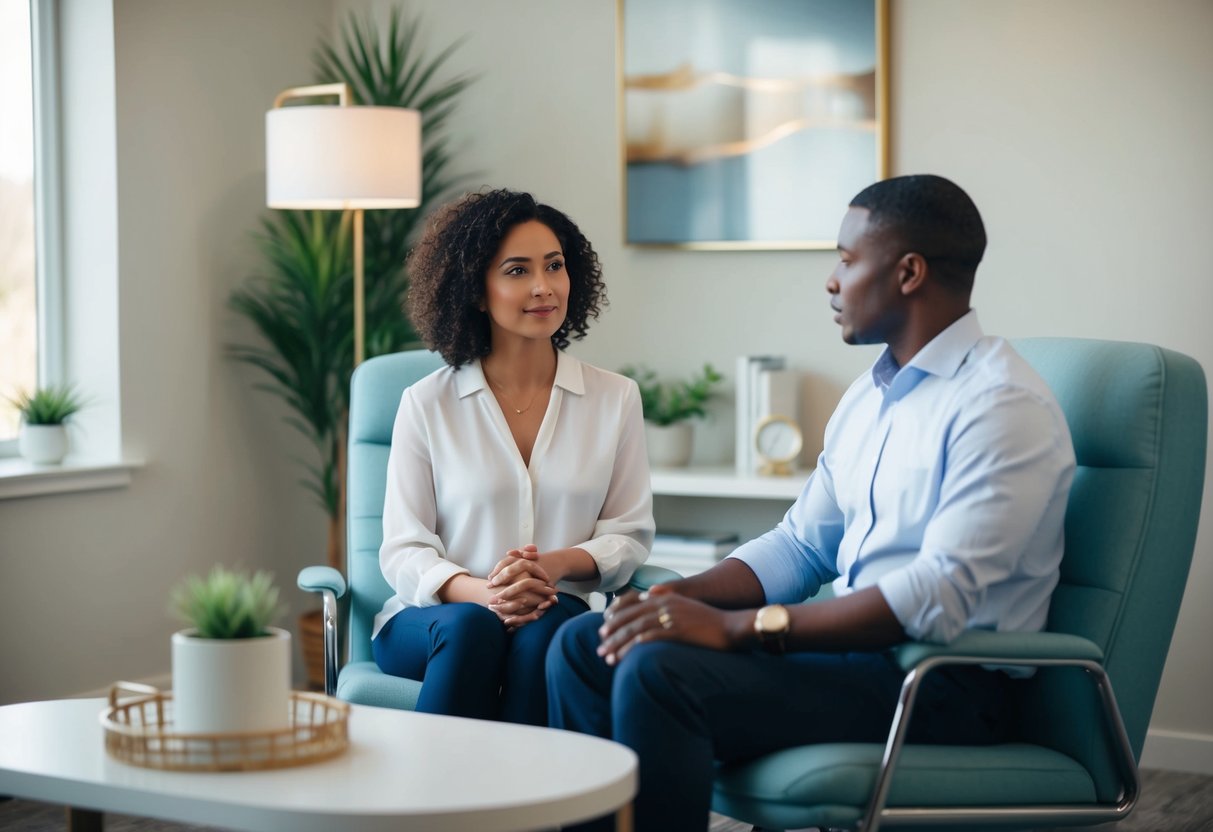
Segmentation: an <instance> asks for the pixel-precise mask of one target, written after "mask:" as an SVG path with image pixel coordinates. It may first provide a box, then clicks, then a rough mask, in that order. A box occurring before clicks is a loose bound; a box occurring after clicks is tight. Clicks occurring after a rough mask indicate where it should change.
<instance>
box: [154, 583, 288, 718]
mask: <svg viewBox="0 0 1213 832" xmlns="http://www.w3.org/2000/svg"><path fill="white" fill-rule="evenodd" d="M171 598H172V600H171V605H172V609H173V611H174V612H175V613H176V615H177V616H178V617H179V618H181V619H182V620H183V621H185V622H186V623H187V624H189V625H190V626H189V628H188V629H185V630H179V631H178V632H176V633H174V634H173V700H174V706H173V707H174V714H175V716H174V722H175V724H176V729H177V731H179V732H181V733H184V734H221V733H231V732H254V731H274V730H280V729H283V728H287V727H289V724H290V692H291V634H290V633H288V632H287V631H286V630H283V629H280V628H278V627H273V626H271V624H272V623H273V621H274V619H275V618H277V617H278V616H280V615H281V614H282V612H283V606H282V604H280V603H279V600H278V590H277V588H276V587H275V586H274V582H273V577H272V576H271V575H270V574H269V573H268V572H257V573H255V574H252V575H250V574H248V573H247V572H244V571H236V570H229V569H226V568H224V567H223V566H216V567H215V568H214V569H213V570H211V573H210V574H209V575H207V576H206V577H205V578H201V577H198V576H196V575H191V576H189V577H187V578H186V579H185V580H184V581H183V582H182V583H181V584H179V585H178V586H177V587H176V588H174V590H173V593H172V596H171Z"/></svg>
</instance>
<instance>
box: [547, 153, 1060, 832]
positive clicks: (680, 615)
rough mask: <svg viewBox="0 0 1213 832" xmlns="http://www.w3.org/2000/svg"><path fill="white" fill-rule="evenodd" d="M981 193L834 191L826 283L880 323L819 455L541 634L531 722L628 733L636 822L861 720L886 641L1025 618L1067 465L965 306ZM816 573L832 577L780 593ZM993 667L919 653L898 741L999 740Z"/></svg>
mask: <svg viewBox="0 0 1213 832" xmlns="http://www.w3.org/2000/svg"><path fill="white" fill-rule="evenodd" d="M985 245H986V235H985V229H984V226H983V224H982V221H981V215H980V214H979V213H978V211H977V208H976V206H975V205H974V204H973V202H972V200H970V199H969V197H968V195H967V194H965V192H964V191H962V190H961V189H960V188H959V187H957V186H956V185H955V184H953V183H952V182H950V181H948V180H946V179H943V178H942V177H938V176H904V177H897V178H895V179H889V180H886V181H883V182H878V183H877V184H875V185H872V186H871V187H869V188H867V189H865V190H864V191H862V192H861V193H860V194H859V195H858V196H856V197H855V199H854V200H852V202H851V206H850V208H849V209H848V211H847V213H846V216H845V217H844V219H843V222H842V228H841V230H840V232H839V239H838V254H839V263H838V265H837V266H836V267H835V269H834V272H833V274H831V275H830V278H829V280H828V281H827V282H826V290H827V291H828V292H829V295H830V306H831V308H832V309H833V311H834V313H835V314H834V320H835V322H836V323H838V324H839V325H840V326H841V327H842V337H843V340H844V341H846V342H847V343H849V344H875V343H883V344H886V345H887V346H886V349H885V350H884V352H883V353H882V354H881V356H880V358H879V359H878V360H877V361H876V363H875V364H874V365H873V366H872V368H871V370H870V372H868V373H865V374H864V375H863V376H861V377H860V378H859V379H858V380H857V381H856V382H855V383H854V384H852V385H851V387H850V389H849V390H848V391H847V392H846V394H845V395H844V396H843V398H842V401H841V402H840V404H839V405H838V409H837V410H836V411H835V412H834V415H833V417H832V418H831V419H830V422H829V425H828V426H827V427H826V431H825V443H824V450H823V451H822V454H821V456H820V457H819V459H818V462H817V469H816V470H815V471H814V473H813V476H812V477H811V478H810V479H809V481H808V483H807V484H806V485H805V489H804V491H803V492H802V493H801V495H800V497H799V499H797V501H796V503H795V504H794V505H793V506H792V508H791V509H790V510H789V511H788V513H787V515H786V516H785V517H784V519H783V521H782V522H781V523H780V524H779V525H778V526H777V527H776V528H775V529H773V530H772V531H770V532H767V533H766V534H765V535H763V536H762V537H760V538H758V539H756V540H753V541H750V542H749V543H747V544H745V545H744V546H742V547H740V548H739V549H738V550H737V551H736V552H734V553H733V554H732V555H731V556H730V557H729V558H727V559H725V560H724V561H723V562H722V563H720V564H718V565H717V566H715V567H714V568H712V569H711V570H709V571H707V572H705V573H702V574H700V575H696V576H694V577H691V578H687V579H685V580H680V581H675V582H673V583H669V584H665V585H662V586H658V587H654V588H653V589H652V590H650V591H649V592H647V593H641V594H639V595H637V594H628V595H625V596H621V597H620V598H619V599H617V600H616V602H615V603H614V604H613V605H612V606H611V608H610V609H608V610H607V612H606V614H605V618H603V619H599V618H598V617H597V616H590V615H583V616H579V617H578V618H576V619H573V620H572V621H570V622H568V623H567V624H566V625H565V626H564V627H563V629H562V630H561V631H560V632H559V633H558V634H557V637H556V640H555V641H554V642H553V645H552V648H551V650H550V651H549V654H548V662H547V676H548V692H549V702H550V705H549V715H550V721H551V724H552V725H553V726H555V727H558V728H567V729H572V730H577V731H582V732H585V733H590V734H596V735H598V736H602V737H609V738H613V739H615V740H617V741H619V742H622V743H624V744H625V745H627V746H629V747H631V748H632V749H634V750H635V751H636V752H637V755H638V756H639V758H640V791H639V795H638V797H637V801H636V825H637V828H638V829H639V830H663V832H669V830H680V829H688V830H691V829H693V830H703V829H705V828H706V826H707V823H708V813H709V801H710V795H711V783H712V775H713V769H714V764H713V761H714V760H722V761H734V760H743V759H747V758H751V757H754V756H757V755H760V754H765V753H768V752H772V751H776V750H778V749H781V748H787V747H791V746H798V745H806V744H810V743H819V742H882V741H883V740H884V739H885V737H886V735H887V733H888V729H889V725H890V723H891V721H892V716H893V711H894V708H895V705H896V700H897V693H898V690H899V688H900V685H901V681H902V673H901V672H900V671H899V669H898V668H897V665H896V664H895V662H894V661H893V659H892V657H891V654H890V653H889V652H888V649H889V648H890V647H891V646H893V645H896V644H898V643H901V642H904V641H906V640H907V639H910V640H921V641H932V642H943V643H946V642H948V641H950V640H952V639H953V638H955V637H956V636H957V635H958V634H959V633H961V632H962V631H963V630H965V629H969V628H980V629H992V630H1017V631H1031V630H1039V629H1040V628H1041V627H1042V626H1043V625H1044V623H1045V617H1046V614H1047V612H1048V605H1049V597H1050V595H1051V593H1052V591H1053V588H1054V587H1055V586H1056V583H1057V579H1058V565H1059V563H1060V561H1061V555H1062V519H1063V517H1064V514H1065V508H1066V499H1067V497H1068V495H1069V490H1070V482H1071V480H1072V478H1073V473H1074V451H1073V447H1072V444H1071V441H1070V434H1069V431H1068V429H1067V428H1066V422H1065V418H1064V416H1063V415H1062V413H1061V410H1060V409H1059V408H1058V406H1057V403H1056V401H1055V400H1054V398H1053V396H1052V394H1051V393H1050V392H1049V390H1048V388H1047V387H1046V385H1045V384H1044V382H1043V381H1042V380H1041V379H1040V378H1039V377H1038V376H1037V375H1036V373H1035V372H1033V371H1032V370H1031V368H1029V367H1028V365H1027V364H1026V363H1025V362H1024V361H1023V360H1022V359H1021V358H1020V357H1019V355H1018V354H1016V352H1015V351H1014V350H1013V349H1012V348H1011V347H1010V345H1008V344H1007V343H1006V342H1005V341H1003V340H1002V339H999V338H992V337H988V336H985V335H983V333H982V331H981V328H980V326H979V325H978V323H977V317H976V313H975V312H974V311H973V310H972V309H970V307H969V297H970V293H971V291H972V286H973V278H974V274H975V272H976V269H977V265H978V263H979V262H980V261H981V258H982V255H983V253H984V251H985ZM828 581H833V584H834V591H835V594H836V596H837V597H835V598H833V599H830V600H823V601H818V602H815V603H811V604H804V605H798V606H784V605H785V604H796V603H797V602H799V601H803V600H805V599H806V598H808V597H809V596H811V595H813V594H814V593H815V592H816V591H817V590H818V589H819V588H820V587H821V586H822V585H823V584H825V583H826V582H828ZM1014 684H1015V682H1014V680H1013V679H1012V678H1011V677H1010V676H1008V675H1007V673H1005V672H1004V671H1002V670H999V669H996V668H992V669H987V668H981V667H957V668H952V669H945V670H940V671H937V672H934V673H932V674H930V675H929V676H928V677H927V678H926V680H925V682H924V686H923V688H922V689H921V692H920V699H919V705H918V707H917V708H916V710H915V717H914V720H913V722H912V723H911V729H910V740H911V741H916V742H942V743H973V742H978V743H981V742H986V743H988V742H996V741H998V740H999V739H1000V738H1001V735H1002V731H1003V728H1004V713H1003V712H1004V700H1005V698H1006V696H1007V693H1008V689H1009V688H1011V687H1012V686H1013V685H1014Z"/></svg>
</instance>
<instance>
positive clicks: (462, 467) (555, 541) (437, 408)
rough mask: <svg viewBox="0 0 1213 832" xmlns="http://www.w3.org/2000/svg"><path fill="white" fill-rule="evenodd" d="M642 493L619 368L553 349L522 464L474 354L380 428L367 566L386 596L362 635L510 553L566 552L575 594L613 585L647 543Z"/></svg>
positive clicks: (630, 410) (637, 442) (638, 426)
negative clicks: (385, 436)
mask: <svg viewBox="0 0 1213 832" xmlns="http://www.w3.org/2000/svg"><path fill="white" fill-rule="evenodd" d="M654 528H655V527H654V522H653V498H652V492H651V488H650V483H649V465H648V458H647V455H646V451H645V443H644V419H643V415H642V412H641V407H640V391H639V389H638V388H637V387H636V383H635V382H634V381H632V380H631V379H628V378H625V377H624V376H621V375H617V374H616V373H611V372H607V371H606V370H601V369H599V368H597V367H594V366H591V365H589V364H583V363H582V362H580V361H578V360H577V359H576V358H573V357H572V356H569V355H566V354H564V353H562V352H561V353H557V361H556V380H555V384H554V385H553V386H552V395H551V397H550V399H549V401H548V408H547V412H546V413H545V414H544V416H543V422H542V424H541V425H540V426H539V434H538V435H537V436H536V438H535V447H534V449H533V450H532V451H531V464H530V466H527V465H524V464H523V461H522V455H521V454H520V453H519V451H518V446H517V445H516V444H515V442H514V437H513V435H512V434H511V433H510V428H509V425H508V424H506V421H505V416H504V414H503V413H502V412H501V407H500V406H499V405H498V403H497V399H496V397H494V396H493V393H492V391H491V390H489V387H488V385H487V384H486V383H485V379H484V372H483V370H482V369H481V367H480V362H479V361H473V362H472V363H471V364H465V365H464V366H463V367H462V368H460V369H459V370H458V371H455V370H453V369H452V368H451V367H443V368H442V369H440V370H438V371H436V372H434V373H431V374H430V375H428V376H426V377H425V378H423V379H422V380H421V381H418V382H417V383H416V384H414V385H412V386H411V387H409V388H408V389H406V390H405V391H404V395H403V396H402V397H401V400H400V409H399V410H398V411H397V413H396V423H395V426H394V427H393V429H392V449H391V453H390V455H389V456H388V466H387V494H386V497H385V500H384V507H383V545H382V546H381V547H380V549H379V567H380V569H381V570H382V571H383V576H384V578H385V579H386V580H387V582H388V584H389V585H390V586H391V587H392V589H393V591H394V592H395V595H393V596H392V597H391V598H389V599H388V601H387V603H386V604H384V606H383V609H382V610H380V612H379V614H378V615H376V616H375V627H374V631H373V633H372V637H374V636H375V635H378V633H379V630H380V628H381V627H382V626H383V625H384V624H385V623H386V622H387V621H388V620H389V619H390V618H391V617H392V616H394V615H395V614H396V613H398V612H399V611H400V610H402V609H404V608H405V607H426V606H432V605H434V604H439V603H441V602H440V601H439V599H438V597H437V596H436V594H435V593H436V592H437V590H438V589H439V588H440V587H441V586H442V585H443V584H445V583H446V582H447V581H448V580H450V578H451V577H452V576H454V575H458V574H460V573H468V574H471V575H473V576H475V577H478V578H484V577H487V576H488V573H489V570H491V569H492V568H493V567H494V566H495V565H496V564H497V563H498V562H499V561H500V560H501V559H502V558H503V557H505V553H506V552H507V551H508V550H510V549H518V548H521V547H522V546H525V545H526V544H528V543H533V544H535V546H537V547H538V548H539V551H541V552H546V551H550V550H552V549H564V548H569V547H579V548H581V549H584V550H586V551H587V552H589V553H590V556H591V557H592V558H593V559H594V562H595V563H596V564H597V565H598V573H599V577H598V578H597V579H596V580H592V581H579V582H567V583H566V582H561V584H560V586H559V588H560V589H561V590H562V591H564V592H570V593H572V594H575V595H579V596H581V597H583V598H584V597H585V596H586V595H587V594H589V593H590V592H592V591H593V590H603V591H612V590H616V589H619V588H620V587H622V586H624V585H625V584H627V582H628V580H629V579H630V578H631V576H632V573H633V572H634V571H635V570H636V568H637V567H638V566H640V565H641V564H642V563H644V561H645V559H646V558H647V557H648V555H649V549H650V547H651V546H652V543H653V532H654Z"/></svg>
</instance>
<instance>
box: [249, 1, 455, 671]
mask: <svg viewBox="0 0 1213 832" xmlns="http://www.w3.org/2000/svg"><path fill="white" fill-rule="evenodd" d="M419 26H420V22H419V19H418V18H416V17H412V18H408V17H406V16H405V15H403V14H402V13H401V11H400V10H399V9H398V8H394V9H393V10H392V11H391V14H390V17H389V20H388V26H387V31H386V32H383V31H381V30H380V28H379V27H378V26H377V25H376V23H375V22H374V18H373V16H372V15H371V14H369V13H368V14H366V15H365V16H360V15H358V14H357V13H351V14H350V16H349V17H348V18H347V21H346V25H345V26H344V27H343V29H342V33H341V36H340V38H339V39H337V40H335V41H333V42H327V41H326V42H322V43H321V45H320V48H319V49H318V50H317V52H316V69H317V74H316V78H315V81H316V83H330V82H334V81H344V82H345V83H347V84H349V85H350V88H351V90H352V92H353V98H354V103H355V104H374V105H380V106H393V107H411V108H413V109H416V110H418V111H420V112H421V117H422V150H423V159H422V182H421V186H422V187H421V204H420V205H419V206H418V207H417V208H415V209H399V210H383V211H368V212H367V213H366V219H365V222H366V250H365V257H366V297H365V300H366V313H365V315H366V354H367V357H371V356H375V355H383V354H385V353H392V352H398V351H399V350H402V349H406V348H409V347H412V346H416V345H417V344H418V338H417V334H416V332H415V331H414V330H413V328H412V325H411V324H410V322H409V320H408V319H407V318H406V317H405V315H404V312H403V306H404V294H405V291H406V289H407V288H408V274H407V273H406V271H405V269H404V263H405V258H406V256H407V254H408V250H409V246H410V245H411V242H412V238H413V234H414V231H415V230H417V229H419V228H420V227H421V220H422V218H423V217H424V216H425V215H426V213H427V212H428V209H429V207H430V206H432V205H434V204H435V202H436V201H438V200H441V199H443V198H444V197H445V196H446V195H447V194H448V193H449V192H450V191H451V190H452V189H453V188H454V187H455V186H456V185H458V184H459V182H460V181H461V180H460V178H459V177H455V176H452V175H451V173H450V170H449V166H450V163H451V161H452V159H453V151H452V148H451V144H450V138H449V136H448V135H447V133H446V124H447V121H448V119H449V117H450V115H451V113H452V112H453V111H454V109H455V105H456V102H457V99H458V96H459V95H460V93H462V92H463V90H464V89H465V88H466V87H467V86H468V85H469V84H470V83H471V82H472V80H473V79H472V78H471V77H470V76H467V75H458V76H455V77H453V78H448V79H445V80H444V79H442V78H441V75H440V74H439V73H440V71H441V70H442V69H444V67H445V65H446V62H447V60H448V58H450V56H451V54H452V53H453V52H454V50H455V48H456V47H457V46H458V45H459V42H456V43H453V44H451V45H449V46H447V47H446V48H444V49H442V50H441V51H439V52H438V53H437V55H436V56H430V55H427V48H426V39H425V38H424V37H422V36H421V34H420V28H419ZM258 241H259V243H260V247H261V250H262V252H263V253H264V255H265V267H264V270H263V271H261V272H260V273H259V274H257V275H255V276H254V277H253V278H252V279H251V280H249V281H248V282H246V283H245V284H244V285H243V286H241V287H239V288H238V289H236V291H234V292H233V293H232V295H231V298H230V301H229V302H230V305H231V307H232V309H234V310H235V311H236V312H237V313H238V314H239V315H241V316H242V317H244V318H246V319H247V320H248V321H249V322H250V323H251V324H252V325H253V327H254V329H255V330H256V332H257V335H258V339H257V341H256V342H254V343H249V344H239V345H234V346H232V347H231V348H230V355H231V356H232V357H233V358H235V359H237V360H239V361H242V362H245V363H247V364H250V365H252V366H254V367H256V368H258V369H259V370H260V371H262V372H264V373H265V374H266V376H267V378H266V379H265V382H264V383H260V384H258V387H259V388H260V389H262V390H267V391H269V392H272V393H274V394H275V395H277V396H279V397H281V398H282V400H283V401H284V402H285V403H286V404H287V406H288V407H289V408H290V409H291V411H292V412H291V413H290V415H288V416H287V417H286V418H285V421H286V422H287V423H288V424H290V425H291V426H292V427H294V428H296V429H298V430H299V431H300V432H302V433H303V435H304V436H306V437H307V439H308V441H309V442H310V443H311V444H312V446H313V447H314V448H315V461H314V462H305V465H306V468H307V476H306V478H305V479H302V480H300V482H301V483H302V484H303V485H304V487H305V488H307V489H308V490H309V491H310V492H312V493H313V494H314V495H315V496H316V498H317V500H318V501H319V502H320V503H321V505H322V506H323V507H324V510H325V512H326V513H327V515H328V518H329V528H328V546H327V554H328V562H329V565H330V566H332V567H333V568H334V569H337V570H343V568H344V561H345V557H344V542H345V540H344V539H345V454H346V432H347V431H346V423H347V420H348V411H349V390H350V374H351V372H352V371H353V369H354V351H353V326H352V321H353V306H352V304H353V296H354V291H353V268H352V266H353V255H352V250H351V240H350V229H349V222H348V219H347V218H346V217H344V216H343V215H342V213H340V212H337V211H274V212H273V213H271V214H269V215H268V216H267V217H266V218H265V219H264V220H263V221H262V224H261V229H260V234H259V240H258ZM323 632H324V631H323V623H322V621H321V614H320V611H319V610H314V611H309V612H307V613H304V615H303V616H302V617H301V618H300V621H299V633H300V641H301V642H302V645H303V655H304V658H305V661H306V664H307V668H308V671H307V672H308V681H309V683H310V684H311V685H312V686H313V687H323V685H324V647H323Z"/></svg>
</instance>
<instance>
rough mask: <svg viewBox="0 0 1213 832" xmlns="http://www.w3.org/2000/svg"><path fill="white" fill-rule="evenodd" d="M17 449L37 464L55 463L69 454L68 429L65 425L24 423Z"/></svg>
mask: <svg viewBox="0 0 1213 832" xmlns="http://www.w3.org/2000/svg"><path fill="white" fill-rule="evenodd" d="M17 450H18V451H20V452H21V456H23V457H24V458H25V459H27V460H29V461H30V462H32V463H34V464H35V465H55V464H57V463H59V462H62V461H63V457H65V456H67V429H66V428H65V427H64V426H63V425H27V424H24V423H23V424H22V425H21V429H20V430H19V431H18V433H17Z"/></svg>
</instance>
